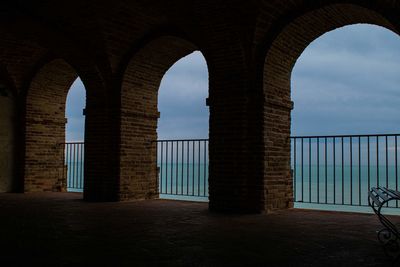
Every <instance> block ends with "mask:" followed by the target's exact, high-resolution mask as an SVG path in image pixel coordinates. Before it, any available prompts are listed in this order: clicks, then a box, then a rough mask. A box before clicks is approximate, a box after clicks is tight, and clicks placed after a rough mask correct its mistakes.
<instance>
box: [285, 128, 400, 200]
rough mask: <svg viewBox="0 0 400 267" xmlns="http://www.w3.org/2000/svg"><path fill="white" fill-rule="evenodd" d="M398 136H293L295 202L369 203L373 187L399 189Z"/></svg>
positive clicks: (292, 166) (292, 161)
mask: <svg viewBox="0 0 400 267" xmlns="http://www.w3.org/2000/svg"><path fill="white" fill-rule="evenodd" d="M398 137H399V134H378V135H334V136H293V137H291V146H292V147H291V151H292V153H291V169H292V174H293V187H294V200H295V202H303V203H314V204H332V205H350V206H367V205H368V202H367V196H368V191H369V189H370V188H371V187H373V186H376V187H378V186H384V187H389V188H393V189H396V190H398V186H399V166H398V150H399V147H398ZM398 204H399V203H395V206H396V207H398Z"/></svg>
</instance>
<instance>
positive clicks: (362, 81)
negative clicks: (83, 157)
mask: <svg viewBox="0 0 400 267" xmlns="http://www.w3.org/2000/svg"><path fill="white" fill-rule="evenodd" d="M291 84H292V100H293V101H294V110H293V111H292V135H333V134H376V133H399V132H400V129H399V128H400V116H399V115H398V114H399V110H400V105H399V103H400V38H399V36H398V35H397V34H395V33H393V32H391V31H389V30H387V29H385V28H382V27H379V26H374V25H368V24H357V25H350V26H346V27H342V28H339V29H336V30H334V31H332V32H328V33H326V34H324V35H322V36H321V37H319V38H317V39H316V40H315V41H314V42H312V43H311V44H310V45H309V46H308V47H307V48H306V49H305V50H304V52H303V53H302V54H301V56H300V57H299V58H298V60H297V62H296V64H295V66H294V68H293V71H292V79H291ZM207 96H208V70H207V65H206V61H205V59H204V58H203V56H202V54H201V53H200V52H194V53H192V54H190V55H188V56H186V57H184V58H183V59H181V60H179V61H178V62H176V63H175V64H174V65H173V66H172V67H171V68H170V69H169V70H168V71H167V73H166V74H165V75H164V77H163V79H162V82H161V85H160V89H159V98H158V100H159V111H160V112H161V117H160V119H159V124H158V137H159V139H184V138H208V117H209V110H208V107H207V106H206V98H207ZM84 105H85V90H84V87H83V84H82V82H81V81H80V80H79V79H78V80H77V81H76V82H75V83H74V84H73V86H72V87H71V90H70V92H69V95H68V98H67V109H66V116H67V118H68V124H67V137H66V138H67V141H80V140H83V128H84V117H83V116H82V109H83V107H84Z"/></svg>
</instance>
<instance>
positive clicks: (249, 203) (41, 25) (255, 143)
mask: <svg viewBox="0 0 400 267" xmlns="http://www.w3.org/2000/svg"><path fill="white" fill-rule="evenodd" d="M71 1H72V2H71ZM71 1H68V2H66V1H64V0H60V1H54V2H51V1H47V2H46V3H43V4H41V5H37V3H34V2H32V1H22V2H19V3H18V5H15V4H14V3H13V1H11V0H10V1H5V3H3V5H2V8H3V9H4V12H3V13H4V14H3V15H4V16H3V17H4V18H5V19H4V20H2V21H1V23H0V31H1V33H2V39H1V40H0V48H1V49H0V50H1V53H0V64H4V66H5V68H6V70H7V71H8V72H9V76H10V77H11V78H12V79H13V83H14V84H15V86H16V87H17V91H18V92H19V94H18V97H17V103H18V105H19V106H18V109H19V110H18V114H26V116H25V117H24V118H20V120H19V121H21V123H20V124H21V125H23V126H21V125H20V128H24V129H25V131H20V132H21V133H23V134H21V133H20V134H18V135H17V136H16V138H18V140H17V143H18V144H21V150H22V153H19V155H25V158H20V159H21V160H19V162H21V163H19V164H21V165H22V164H23V166H18V167H20V168H19V169H23V170H24V174H25V176H24V177H23V178H24V184H25V190H26V191H52V190H63V188H64V184H65V181H61V180H59V178H58V177H60V176H59V175H58V173H59V172H60V169H59V168H60V166H62V149H61V147H57V144H59V143H62V142H63V141H64V134H65V133H64V127H65V119H64V117H65V115H64V114H65V113H64V112H65V98H66V95H67V91H68V89H69V86H70V85H71V83H72V82H73V80H74V79H75V78H76V76H77V74H79V76H80V77H81V78H82V80H83V82H84V84H85V87H86V89H87V108H86V110H87V115H86V122H85V123H86V129H85V143H86V146H85V149H86V151H85V159H86V160H85V190H84V191H85V192H84V198H85V200H88V201H110V200H128V199H146V198H154V197H157V186H156V168H155V153H156V151H155V144H153V143H152V141H154V140H156V139H157V131H156V129H157V119H158V116H159V114H158V110H157V92H158V87H159V84H160V81H161V79H162V77H163V75H164V73H165V71H166V70H167V69H168V68H169V67H170V66H171V65H172V64H174V63H175V62H176V61H177V60H179V58H181V57H182V56H185V55H187V54H188V53H190V52H191V51H193V50H195V49H199V50H200V51H201V52H202V53H203V55H204V57H205V58H206V60H207V64H208V68H209V103H210V130H209V131H210V132H209V137H210V143H209V145H210V147H209V158H210V165H209V187H210V188H209V192H210V204H209V205H210V209H211V210H215V211H233V212H239V211H240V212H260V211H264V210H266V211H271V210H276V209H283V208H289V207H291V206H292V205H293V202H292V201H293V200H292V189H291V188H292V179H291V177H290V166H289V160H290V144H289V139H288V137H289V135H290V108H291V102H290V73H291V70H292V68H293V65H294V64H295V62H296V59H297V58H298V57H299V55H300V54H301V52H302V51H303V50H304V48H305V47H306V46H307V45H308V44H309V43H310V42H312V41H313V40H314V39H315V38H317V37H318V36H319V35H321V34H323V33H324V32H326V31H329V30H332V29H334V28H336V27H340V26H343V25H347V24H352V23H360V22H364V23H374V24H378V25H382V26H384V27H387V28H389V29H392V30H394V31H395V30H396V29H400V27H399V21H400V20H399V15H398V14H400V12H399V10H400V5H399V2H398V1H388V0H372V1H359V0H347V1H334V0H321V1H301V0H293V1H278V0H274V1H262V0H255V1H212V0H194V1H189V2H185V3H183V2H182V1H176V0H173V1H168V2H167V1H120V0H115V1H100V2H96V3H94V2H93V3H92V2H84V3H83V2H82V1H78V0H71ZM337 2H340V3H341V4H334V5H331V4H330V3H337ZM345 3H347V4H345ZM351 3H354V4H351ZM60 6H61V7H62V8H60ZM72 11H74V12H72ZM165 32H168V33H170V32H173V33H174V34H175V35H177V36H184V38H183V39H185V40H190V41H191V42H193V43H195V44H196V46H194V45H193V44H191V43H190V42H187V41H184V40H183V39H181V38H176V37H159V36H160V33H165ZM174 34H172V35H174ZM167 35H168V34H167ZM169 35H171V34H169ZM149 40H151V41H149ZM48 57H55V58H62V59H64V60H65V62H68V63H70V64H71V65H72V66H73V69H74V70H76V71H74V70H73V69H72V68H71V67H70V66H68V65H67V64H66V63H65V62H63V61H62V60H56V61H53V62H51V63H48V64H46V65H44V66H43V67H42V68H40V69H39V71H38V70H37V69H38V66H41V65H43V62H46V60H47V58H48ZM32 77H33V78H32ZM26 88H27V94H25V89H26ZM25 96H26V101H25ZM25 102H26V105H25ZM24 105H25V106H24ZM24 110H25V111H26V112H25V113H24V112H23V111H24ZM24 145H25V147H24ZM21 157H22V156H21Z"/></svg>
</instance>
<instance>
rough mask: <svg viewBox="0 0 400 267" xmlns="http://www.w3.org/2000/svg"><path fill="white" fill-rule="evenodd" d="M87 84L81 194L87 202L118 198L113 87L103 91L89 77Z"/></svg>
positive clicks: (116, 118)
mask: <svg viewBox="0 0 400 267" xmlns="http://www.w3.org/2000/svg"><path fill="white" fill-rule="evenodd" d="M82 80H83V81H85V77H82ZM88 83H92V84H91V85H90V86H89V87H87V88H86V89H87V90H86V92H87V98H86V109H85V114H86V116H85V166H84V168H85V169H84V177H85V181H84V196H83V197H84V200H86V201H118V200H119V196H118V193H119V173H118V162H119V155H118V142H119V137H118V133H119V126H118V108H117V106H118V105H117V102H116V101H115V98H114V96H113V95H112V93H110V92H113V91H114V92H115V90H109V91H108V92H105V88H104V87H103V85H102V84H100V83H97V81H96V80H90V79H88ZM96 87H97V88H99V89H98V90H96ZM92 89H94V90H92Z"/></svg>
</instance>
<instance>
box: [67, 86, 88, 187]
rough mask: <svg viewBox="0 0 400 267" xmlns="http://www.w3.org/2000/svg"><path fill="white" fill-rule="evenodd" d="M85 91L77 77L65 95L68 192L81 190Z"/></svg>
mask: <svg viewBox="0 0 400 267" xmlns="http://www.w3.org/2000/svg"><path fill="white" fill-rule="evenodd" d="M85 107H86V91H85V86H84V85H83V83H82V81H81V80H80V79H79V78H78V79H76V80H75V82H74V83H73V84H72V85H71V88H70V90H69V92H68V95H67V100H66V108H65V118H66V120H67V123H66V129H65V130H66V132H65V133H66V135H65V166H66V170H65V175H66V183H67V191H68V192H83V188H84V156H85V155H84V150H85V148H84V145H85V144H84V140H85V138H84V137H85Z"/></svg>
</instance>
